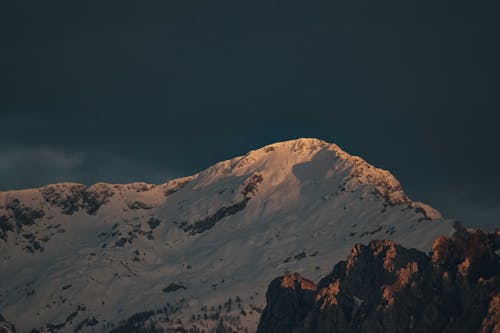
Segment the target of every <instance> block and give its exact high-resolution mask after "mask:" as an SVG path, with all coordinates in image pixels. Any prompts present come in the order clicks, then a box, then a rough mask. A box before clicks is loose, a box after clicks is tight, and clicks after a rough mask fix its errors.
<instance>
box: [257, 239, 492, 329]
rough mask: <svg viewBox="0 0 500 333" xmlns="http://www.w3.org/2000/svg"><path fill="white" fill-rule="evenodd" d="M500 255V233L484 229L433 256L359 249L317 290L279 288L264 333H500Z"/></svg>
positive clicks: (438, 244)
mask: <svg viewBox="0 0 500 333" xmlns="http://www.w3.org/2000/svg"><path fill="white" fill-rule="evenodd" d="M499 249H500V232H499V231H497V232H496V233H486V232H484V231H480V230H469V231H465V230H461V231H459V232H457V233H456V234H455V235H454V236H453V237H438V238H437V239H436V240H435V241H434V244H433V248H432V252H431V253H430V255H426V254H424V253H423V252H420V251H418V250H415V249H406V248H404V247H402V246H400V245H398V244H396V243H394V242H392V241H388V240H375V241H372V242H370V243H369V244H368V245H360V244H358V245H356V246H355V247H354V248H353V249H352V252H351V254H350V256H349V257H348V259H347V260H346V261H341V262H339V263H338V264H336V265H335V267H334V268H333V271H332V272H331V273H330V274H329V275H327V276H326V277H324V278H323V279H321V281H320V282H319V283H318V285H317V287H315V286H314V284H313V283H311V282H308V283H307V284H306V285H307V287H305V288H304V287H301V286H302V281H307V280H305V279H304V278H301V277H300V276H298V275H294V276H289V275H287V276H284V277H281V278H278V279H276V280H274V281H273V282H271V284H270V286H269V288H268V291H267V306H266V308H265V310H264V312H263V314H262V317H261V320H260V323H259V328H258V332H261V333H264V332H276V333H279V332H347V333H348V332H367V333H368V332H422V333H423V332H464V333H465V332H481V333H486V332H500V262H499V260H500V257H499V255H498V254H499ZM289 281H293V282H289Z"/></svg>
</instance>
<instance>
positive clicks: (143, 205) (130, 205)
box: [127, 201, 154, 210]
mask: <svg viewBox="0 0 500 333" xmlns="http://www.w3.org/2000/svg"><path fill="white" fill-rule="evenodd" d="M127 207H128V208H130V209H133V210H136V209H152V208H154V206H153V205H150V204H147V203H145V202H142V201H132V202H129V203H127Z"/></svg>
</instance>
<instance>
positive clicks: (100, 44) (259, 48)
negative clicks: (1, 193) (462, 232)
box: [0, 0, 500, 228]
mask: <svg viewBox="0 0 500 333" xmlns="http://www.w3.org/2000/svg"><path fill="white" fill-rule="evenodd" d="M48 3H49V4H50V5H49V4H48ZM75 3H76V2H75V1H64V2H62V1H61V2H59V1H38V0H37V1H11V2H10V3H9V4H7V3H5V4H2V7H1V8H0V31H1V32H0V37H1V39H0V45H1V47H0V51H1V52H0V66H1V67H0V124H1V127H0V189H2V190H5V189H14V188H25V187H33V186H40V185H44V184H46V183H51V182H57V181H68V180H72V181H78V182H83V183H86V184H91V183H95V182H98V181H108V182H131V181H148V182H163V181H164V180H166V179H171V178H174V177H177V176H183V175H189V174H193V173H195V172H197V171H200V170H202V169H204V168H206V167H208V166H210V165H211V164H213V163H215V162H217V161H220V160H224V159H228V158H231V157H234V156H237V155H241V154H244V153H246V152H247V151H248V150H250V149H254V148H258V147H260V146H263V145H265V144H268V143H272V142H275V141H282V140H287V139H293V138H298V137H317V138H320V139H324V140H326V141H330V142H335V143H337V144H338V145H339V146H341V147H342V148H343V149H344V150H346V151H348V152H349V153H351V154H356V155H360V156H362V157H364V158H365V159H366V160H368V161H369V162H370V163H372V164H374V165H376V166H378V167H382V168H385V169H388V170H390V171H391V172H392V173H393V174H395V175H396V177H397V178H398V179H399V180H400V181H401V182H402V184H403V186H404V187H405V189H406V192H407V193H408V194H409V195H410V196H411V197H412V198H413V199H415V200H419V201H424V202H426V203H429V204H431V205H433V206H434V207H436V208H437V209H439V210H441V211H442V212H443V213H444V214H445V215H446V216H447V217H455V218H458V219H460V220H463V221H464V222H465V224H466V225H470V226H483V227H489V228H493V227H499V226H500V222H499V219H498V218H499V213H500V204H499V203H500V191H499V190H498V189H499V188H500V176H499V174H498V172H499V171H500V165H499V164H500V148H499V147H500V140H499V135H500V134H499V133H498V132H499V121H500V112H499V111H500V91H499V88H500V68H499V60H498V59H500V46H499V44H500V42H499V41H500V38H499V35H500V34H499V32H500V29H499V28H500V26H499V25H500V23H499V21H500V20H499V19H498V17H499V13H500V11H499V5H496V3H498V1H476V2H474V1H435V0H433V1H426V0H424V1H409V0H408V1H373V0H370V1H364V0H363V1H360V0H358V1H348V0H342V1H337V0H329V1H326V0H325V1H323V0H321V1H317V0H311V1H295V0H287V1H276V0H266V1H261V0H252V1H235V0H231V1H206V0H204V1H189V0H179V1H174V0H164V1H157V2H152V1H123V0H122V1H114V2H113V1H99V2H93V1H80V2H79V4H75Z"/></svg>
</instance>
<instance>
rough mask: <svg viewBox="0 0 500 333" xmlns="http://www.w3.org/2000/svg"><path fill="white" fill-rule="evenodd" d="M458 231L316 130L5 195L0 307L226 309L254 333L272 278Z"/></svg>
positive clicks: (43, 312) (79, 317)
mask: <svg viewBox="0 0 500 333" xmlns="http://www.w3.org/2000/svg"><path fill="white" fill-rule="evenodd" d="M434 219H435V220H434ZM453 230H454V229H453V226H452V224H451V223H449V221H444V220H441V219H439V215H438V213H437V212H435V211H434V210H432V208H430V207H428V206H426V205H423V204H418V203H415V202H413V201H411V200H410V199H409V198H408V197H407V196H406V195H405V194H404V192H403V190H402V187H401V185H400V184H399V182H398V181H397V180H396V179H395V178H394V177H393V176H392V175H391V174H390V173H389V172H388V171H386V170H382V169H378V168H376V167H374V166H372V165H370V164H368V163H367V162H366V161H364V160H363V159H362V158H360V157H356V156H351V155H349V154H348V153H346V152H344V151H343V150H341V149H340V148H339V147H338V146H337V145H334V144H330V143H327V142H325V141H322V140H318V139H309V138H302V139H297V140H291V141H284V142H278V143H274V144H271V145H267V146H265V147H262V148H260V149H256V150H252V151H250V152H248V153H247V154H245V155H244V156H239V157H235V158H232V159H229V160H226V161H222V162H220V163H217V164H215V165H213V166H211V167H209V168H208V169H206V170H204V171H202V172H199V173H197V174H195V175H193V176H190V177H185V178H180V179H175V180H172V181H169V182H167V183H165V184H160V185H152V184H146V183H130V184H106V183H98V184H95V185H92V186H89V187H87V186H84V185H81V184H76V183H62V184H59V185H58V184H55V185H48V186H45V187H42V188H39V189H31V190H22V191H7V192H0V253H2V255H1V256H0V266H1V267H2V268H4V267H5V269H2V270H0V281H2V285H0V295H2V315H5V316H6V318H8V319H9V321H12V322H13V323H14V324H15V325H16V326H17V327H19V328H20V329H21V330H22V331H30V330H31V329H33V328H36V329H39V330H41V331H44V330H46V329H47V328H50V327H59V328H60V330H64V331H73V330H77V329H80V326H81V325H83V327H84V328H82V330H81V331H82V332H91V331H93V330H94V328H96V327H97V326H96V327H94V328H93V326H94V325H96V324H97V322H99V323H103V324H104V323H105V325H108V323H112V324H113V325H119V324H120V322H121V323H123V325H126V323H128V322H129V321H127V318H129V319H130V320H147V321H149V320H152V321H154V322H155V323H157V324H158V325H162V326H164V328H165V329H167V328H168V329H177V328H179V327H180V324H177V323H180V322H182V323H183V325H188V326H189V327H194V326H196V327H197V328H200V327H203V329H205V330H206V331H207V332H209V331H212V329H215V327H217V325H218V324H219V323H220V318H221V317H220V315H221V314H220V311H221V309H222V308H223V307H224V320H225V323H229V324H230V325H232V327H233V331H243V330H244V329H245V328H248V330H249V331H254V330H255V329H256V325H257V322H258V316H259V313H260V311H261V310H262V308H263V307H264V304H265V303H264V302H265V299H264V292H265V287H266V285H267V283H268V281H270V280H271V279H272V278H274V277H275V276H279V275H283V274H287V272H293V271H299V272H302V273H304V275H307V276H310V277H311V278H312V279H313V280H318V279H319V277H320V276H321V274H322V273H321V272H322V271H321V270H320V268H324V267H328V266H329V265H331V263H332V262H335V261H336V260H339V259H340V258H343V257H345V256H346V255H347V254H348V251H349V250H350V249H351V248H352V246H353V245H354V244H356V243H359V242H363V243H365V242H368V241H371V240H374V239H387V238H389V239H391V240H395V241H398V242H400V243H401V244H402V245H404V246H407V247H414V248H418V249H422V250H424V251H428V250H430V247H431V245H432V241H433V240H434V239H435V238H436V237H437V236H439V235H449V234H450V233H452V232H453ZM61 254H63V255H61ZM47 272H50V273H47ZM293 281H294V280H293V279H291V280H290V281H288V282H289V284H291V283H292V282H293ZM304 286H305V285H304ZM124 291H125V292H124ZM165 293H168V294H169V295H168V302H169V304H167V305H166V304H165V295H164V294H165ZM96 295H99V296H98V297H96ZM230 299H232V300H238V301H237V303H238V307H236V306H235V305H236V304H234V303H233V307H231V301H230ZM47 304H50V307H49V306H47ZM122 304H127V307H126V308H122ZM240 307H241V308H240ZM199 309H201V311H200V310H199ZM243 309H244V312H242V310H243ZM20 314H23V316H20ZM138 314H139V315H138ZM144 314H148V315H147V316H143V315H144ZM75 316H76V317H75ZM165 316H168V318H170V320H169V321H165V320H164V319H165ZM228 316H230V317H228ZM26 318H28V319H26ZM67 318H73V319H74V320H69V319H67ZM75 318H76V319H75ZM228 318H229V319H228ZM226 320H227V322H226ZM135 324H137V323H135ZM135 324H134V325H135ZM140 324H141V325H147V323H145V322H144V323H140ZM100 325H101V324H99V326H100ZM186 327H187V326H186ZM105 328H108V329H109V328H110V326H106V327H104V326H103V329H102V330H100V329H96V330H95V331H98V332H101V331H102V332H103V331H105ZM117 331H118V328H117Z"/></svg>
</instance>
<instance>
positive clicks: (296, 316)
mask: <svg viewBox="0 0 500 333" xmlns="http://www.w3.org/2000/svg"><path fill="white" fill-rule="evenodd" d="M315 292H316V285H315V284H314V283H313V282H312V281H310V280H307V279H304V278H302V277H301V276H300V275H299V274H298V273H295V274H293V275H285V276H282V277H279V278H277V279H275V280H273V281H272V282H271V284H270V285H269V288H268V290H267V293H266V299H267V304H268V306H267V307H266V309H265V310H264V312H263V313H262V316H261V319H260V324H259V328H258V330H257V331H258V332H261V333H265V332H277V333H279V332H291V331H292V329H293V328H294V327H296V326H297V325H299V324H300V323H302V321H303V320H304V318H305V317H306V315H307V314H308V312H309V309H310V308H311V307H312V306H313V305H314V296H315Z"/></svg>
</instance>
